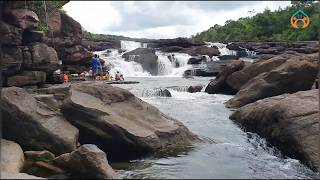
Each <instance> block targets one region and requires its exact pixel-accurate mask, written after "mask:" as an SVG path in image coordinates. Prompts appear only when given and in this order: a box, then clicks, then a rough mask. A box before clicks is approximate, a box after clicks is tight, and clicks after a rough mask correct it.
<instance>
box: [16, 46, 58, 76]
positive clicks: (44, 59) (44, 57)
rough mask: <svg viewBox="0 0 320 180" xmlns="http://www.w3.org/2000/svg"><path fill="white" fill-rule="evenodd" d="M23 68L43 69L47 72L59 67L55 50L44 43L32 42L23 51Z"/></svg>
mask: <svg viewBox="0 0 320 180" xmlns="http://www.w3.org/2000/svg"><path fill="white" fill-rule="evenodd" d="M23 56H24V59H23V60H24V62H23V64H22V67H23V69H25V70H35V71H45V72H47V73H48V74H50V73H52V72H53V71H55V70H56V69H58V68H59V59H58V55H57V52H56V51H55V50H54V49H53V48H52V47H49V46H47V45H46V44H44V43H32V44H30V45H28V47H25V49H24V51H23Z"/></svg>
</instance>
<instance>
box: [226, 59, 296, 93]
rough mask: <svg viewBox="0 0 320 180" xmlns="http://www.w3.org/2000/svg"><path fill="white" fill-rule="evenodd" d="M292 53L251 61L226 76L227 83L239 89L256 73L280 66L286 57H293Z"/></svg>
mask: <svg viewBox="0 0 320 180" xmlns="http://www.w3.org/2000/svg"><path fill="white" fill-rule="evenodd" d="M295 56H297V55H294V54H282V55H279V56H275V57H273V58H270V59H267V60H260V61H256V62H253V63H252V64H251V65H249V66H246V67H245V68H243V69H242V70H241V71H237V72H234V73H233V74H231V75H230V76H229V77H228V78H227V83H228V85H229V86H231V87H232V88H233V89H236V90H240V88H241V87H242V86H243V85H244V84H246V83H247V82H248V81H249V80H250V79H251V78H253V77H256V76H257V75H259V74H261V73H264V72H269V71H271V70H272V69H275V68H276V67H278V66H280V65H281V64H283V63H284V62H286V61H287V60H288V59H290V58H292V57H295Z"/></svg>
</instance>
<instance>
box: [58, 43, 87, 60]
mask: <svg viewBox="0 0 320 180" xmlns="http://www.w3.org/2000/svg"><path fill="white" fill-rule="evenodd" d="M56 49H57V52H58V56H59V59H62V61H63V64H81V65H82V64H87V63H88V62H89V61H90V59H91V58H92V53H91V52H90V51H88V50H87V49H86V48H84V47H83V46H81V45H75V46H71V47H57V48H56Z"/></svg>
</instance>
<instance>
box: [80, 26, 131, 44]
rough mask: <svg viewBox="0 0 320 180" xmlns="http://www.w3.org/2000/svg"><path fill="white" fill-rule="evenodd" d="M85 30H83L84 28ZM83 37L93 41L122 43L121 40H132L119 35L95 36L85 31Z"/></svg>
mask: <svg viewBox="0 0 320 180" xmlns="http://www.w3.org/2000/svg"><path fill="white" fill-rule="evenodd" d="M82 29H83V28H82ZM82 37H83V38H85V39H88V40H92V41H120V40H132V38H129V37H125V36H117V35H107V34H95V33H91V32H88V31H86V30H84V29H83V31H82Z"/></svg>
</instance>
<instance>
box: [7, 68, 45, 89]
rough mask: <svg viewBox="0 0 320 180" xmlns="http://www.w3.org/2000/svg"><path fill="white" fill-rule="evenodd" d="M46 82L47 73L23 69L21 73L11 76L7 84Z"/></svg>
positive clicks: (24, 84) (21, 84)
mask: <svg viewBox="0 0 320 180" xmlns="http://www.w3.org/2000/svg"><path fill="white" fill-rule="evenodd" d="M45 82H46V73H45V72H42V71H22V72H20V73H19V74H16V75H13V76H9V77H8V78H7V80H6V86H17V87H21V86H26V85H41V84H44V83H45Z"/></svg>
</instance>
